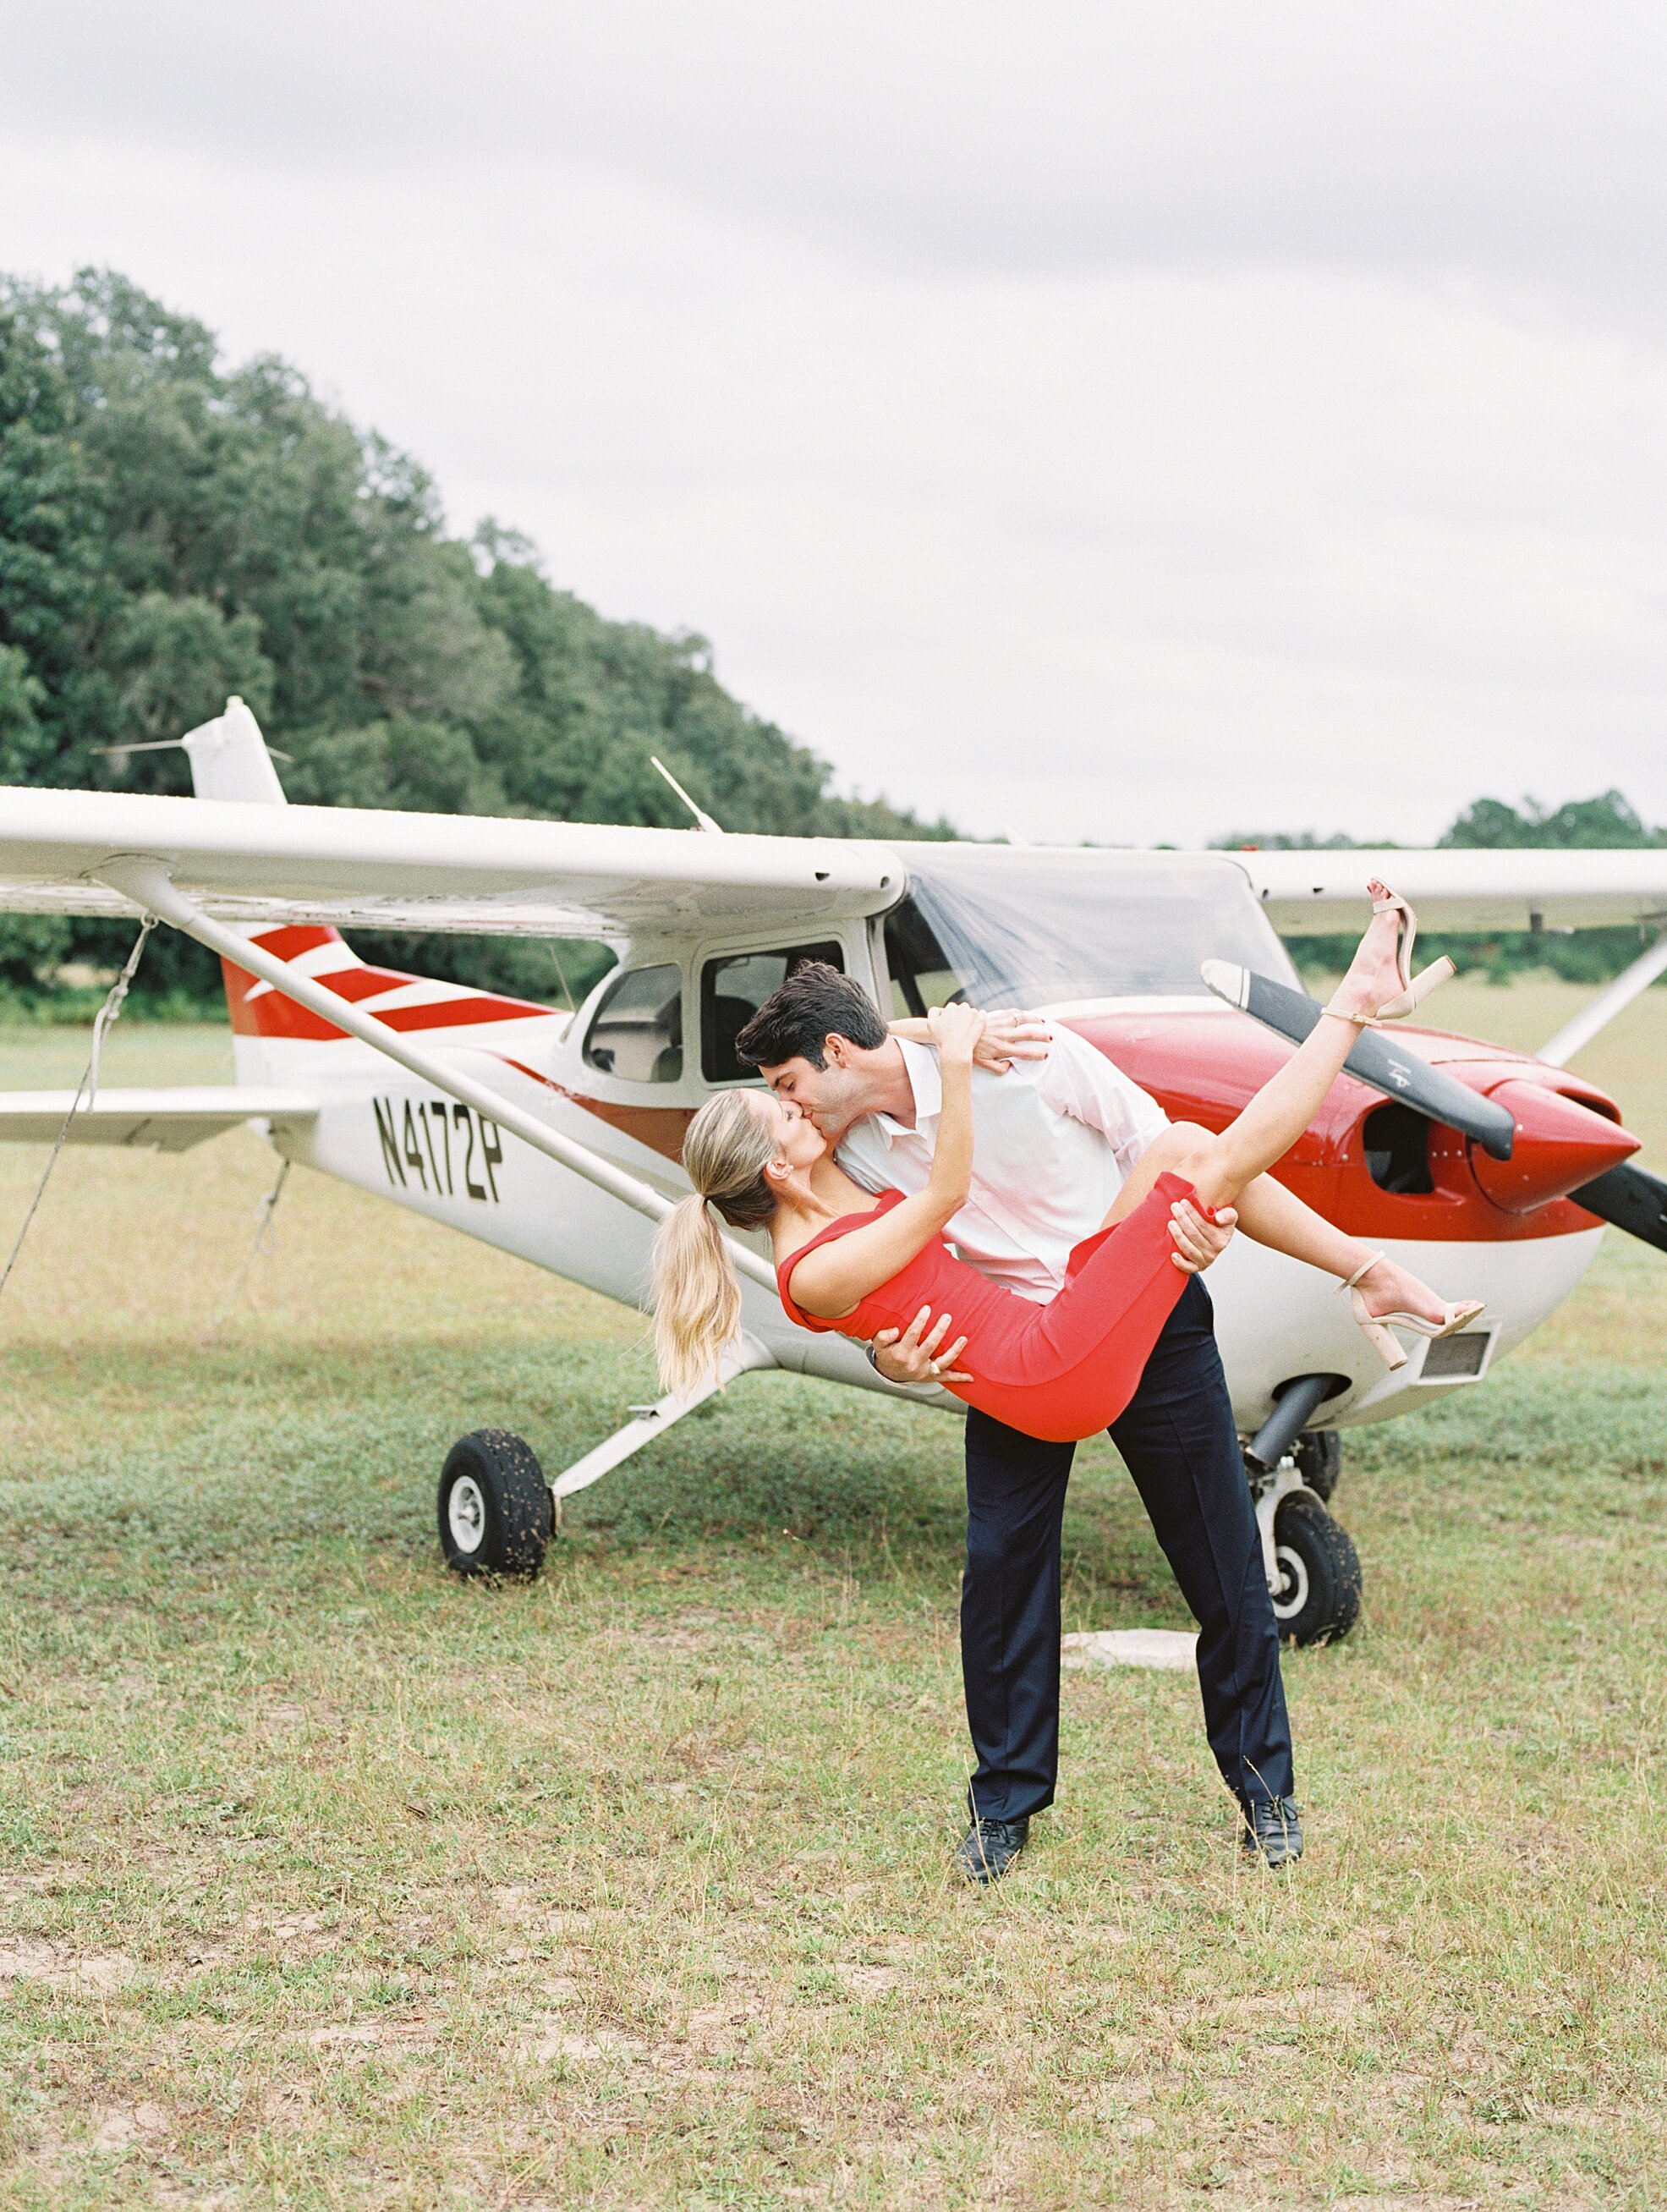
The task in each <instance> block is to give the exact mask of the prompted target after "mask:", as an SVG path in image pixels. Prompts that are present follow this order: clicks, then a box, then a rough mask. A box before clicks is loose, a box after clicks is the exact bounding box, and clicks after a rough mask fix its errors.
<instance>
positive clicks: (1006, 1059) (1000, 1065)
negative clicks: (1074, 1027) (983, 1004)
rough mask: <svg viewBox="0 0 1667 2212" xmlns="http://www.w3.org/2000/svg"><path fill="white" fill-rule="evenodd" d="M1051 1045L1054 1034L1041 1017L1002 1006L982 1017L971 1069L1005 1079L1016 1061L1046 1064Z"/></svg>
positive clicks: (1020, 1007)
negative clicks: (1032, 1061) (983, 1020)
mask: <svg viewBox="0 0 1667 2212" xmlns="http://www.w3.org/2000/svg"><path fill="white" fill-rule="evenodd" d="M1052 1042H1053V1031H1052V1030H1051V1029H1050V1028H1049V1027H1048V1025H1047V1024H1046V1022H1045V1021H1044V1020H1043V1019H1042V1017H1041V1016H1040V1014H1027V1013H1026V1012H1025V1011H1024V1009H1023V1007H1022V1006H1002V1007H1000V1008H998V1009H997V1012H995V1013H993V1014H987V1015H986V1016H985V1023H984V1035H983V1036H981V1037H980V1038H979V1042H978V1049H977V1050H976V1051H975V1052H974V1053H973V1066H974V1067H987V1068H989V1069H990V1070H991V1072H992V1073H995V1074H997V1075H1005V1074H1006V1073H1007V1071H1008V1069H1009V1067H1011V1066H1012V1065H1013V1063H1014V1061H1015V1060H1046V1058H1047V1055H1048V1047H1049V1045H1050V1044H1051V1043H1052Z"/></svg>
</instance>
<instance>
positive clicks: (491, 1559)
mask: <svg viewBox="0 0 1667 2212" xmlns="http://www.w3.org/2000/svg"><path fill="white" fill-rule="evenodd" d="M459 1485H468V1486H470V1488H469V1489H467V1490H465V1491H464V1494H463V1495H462V1496H461V1497H458V1498H456V1510H454V1504H453V1501H454V1497H455V1496H456V1493H457V1492H458V1486H459ZM438 1504H439V1544H440V1549H441V1551H442V1552H444V1553H445V1554H446V1565H447V1566H448V1567H450V1568H451V1570H452V1573H453V1574H458V1575H515V1576H519V1577H531V1576H533V1575H536V1573H537V1572H538V1570H539V1568H540V1567H541V1566H543V1563H544V1547H545V1546H546V1545H547V1544H548V1543H549V1541H550V1539H551V1537H552V1536H553V1535H554V1534H555V1504H554V1503H553V1501H552V1499H551V1498H550V1486H549V1483H548V1482H546V1481H545V1480H544V1470H543V1468H542V1467H541V1466H540V1465H539V1462H538V1455H537V1453H536V1451H534V1449H533V1448H532V1446H531V1445H530V1443H527V1442H526V1441H525V1439H524V1437H517V1436H512V1435H511V1433H510V1431H508V1430H507V1429H475V1430H472V1431H470V1434H469V1435H468V1436H466V1437H458V1441H457V1442H456V1443H454V1444H453V1445H452V1449H451V1450H450V1451H449V1452H447V1454H446V1465H445V1466H444V1467H443V1468H441V1469H440V1477H439V1501H438ZM471 1537H472V1538H473V1540H474V1541H470V1538H471Z"/></svg>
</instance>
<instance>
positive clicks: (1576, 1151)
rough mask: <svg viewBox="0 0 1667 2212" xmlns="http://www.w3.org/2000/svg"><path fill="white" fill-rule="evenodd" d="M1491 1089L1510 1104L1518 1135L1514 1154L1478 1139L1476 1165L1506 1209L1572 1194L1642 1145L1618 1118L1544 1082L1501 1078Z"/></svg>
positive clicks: (1524, 1209) (1473, 1152) (1525, 1209)
mask: <svg viewBox="0 0 1667 2212" xmlns="http://www.w3.org/2000/svg"><path fill="white" fill-rule="evenodd" d="M1489 1095H1490V1097H1492V1098H1493V1099H1494V1102H1495V1103H1497V1104H1499V1105H1500V1106H1504V1107H1506V1108H1508V1109H1509V1110H1510V1113H1511V1115H1512V1119H1513V1120H1514V1121H1515V1122H1516V1125H1517V1140H1516V1143H1515V1144H1514V1146H1512V1151H1511V1157H1510V1158H1509V1159H1508V1160H1496V1159H1493V1158H1490V1157H1489V1156H1488V1154H1487V1153H1486V1152H1483V1151H1482V1147H1481V1146H1480V1145H1473V1146H1471V1148H1470V1165H1471V1168H1472V1170H1474V1172H1475V1175H1476V1181H1477V1182H1479V1183H1480V1184H1481V1185H1482V1189H1483V1190H1484V1191H1486V1193H1487V1194H1488V1197H1489V1198H1490V1199H1492V1200H1493V1201H1494V1205H1495V1206H1500V1207H1501V1208H1502V1209H1503V1210H1504V1212H1506V1213H1531V1212H1533V1210H1534V1208H1535V1207H1536V1206H1544V1205H1545V1204H1546V1203H1547V1202H1548V1200H1551V1199H1554V1198H1566V1197H1567V1194H1569V1192H1570V1191H1572V1190H1579V1188H1580V1186H1581V1184H1582V1183H1585V1182H1593V1181H1594V1180H1595V1179H1596V1178H1597V1176H1600V1175H1602V1174H1603V1171H1604V1170H1605V1169H1606V1168H1612V1167H1615V1166H1618V1165H1619V1164H1620V1163H1621V1162H1622V1160H1624V1159H1625V1158H1628V1155H1629V1154H1630V1153H1633V1152H1636V1151H1637V1150H1638V1139H1637V1138H1636V1137H1634V1136H1632V1135H1631V1134H1629V1133H1628V1131H1627V1130H1625V1129H1623V1128H1622V1127H1620V1125H1619V1123H1618V1122H1615V1121H1606V1120H1605V1118H1604V1117H1603V1115H1601V1114H1594V1113H1593V1112H1592V1110H1591V1107H1590V1106H1582V1105H1581V1104H1580V1103H1579V1100H1578V1099H1574V1098H1565V1097H1563V1096H1562V1095H1561V1092H1560V1091H1548V1090H1547V1089H1546V1088H1545V1087H1544V1085H1542V1084H1538V1083H1522V1082H1511V1083H1501V1084H1500V1085H1497V1086H1496V1087H1495V1089H1494V1091H1492V1092H1491V1093H1490V1094H1489Z"/></svg>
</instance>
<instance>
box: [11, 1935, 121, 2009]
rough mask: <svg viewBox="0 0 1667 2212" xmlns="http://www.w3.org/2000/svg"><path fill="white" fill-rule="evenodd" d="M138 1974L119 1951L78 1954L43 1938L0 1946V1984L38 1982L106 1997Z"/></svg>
mask: <svg viewBox="0 0 1667 2212" xmlns="http://www.w3.org/2000/svg"><path fill="white" fill-rule="evenodd" d="M138 1971H139V1970H138V1968H137V1967H136V1966H135V1965H134V1963H133V1961H132V1960H131V1959H130V1958H127V1957H126V1956H125V1955H124V1954H123V1953H122V1952H120V1951H82V1952H75V1951H71V1950H70V1949H69V1948H67V1947H66V1946H65V1945H64V1944H62V1943H54V1942H51V1941H50V1940H49V1939H48V1938H47V1937H45V1936H15V1937H14V1938H13V1940H12V1941H11V1942H9V1943H4V1944H0V1982H39V1983H42V1984H44V1985H45V1987H46V1988H47V1989H51V1990H76V1991H79V1992H81V1993H82V1994H84V1995H88V1994H90V1995H93V1996H107V1995H108V1994H109V1993H110V1991H111V1990H121V1989H125V1988H126V1987H127V1984H129V1983H130V1981H131V1980H132V1979H133V1978H134V1976H135V1974H136V1973H137V1972H138Z"/></svg>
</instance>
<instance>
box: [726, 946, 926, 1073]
mask: <svg viewBox="0 0 1667 2212" xmlns="http://www.w3.org/2000/svg"><path fill="white" fill-rule="evenodd" d="M887 1035H888V1031H887V1029H886V1025H885V1024H884V1023H883V1022H882V1020H881V1018H880V1017H879V1015H878V1014H877V1013H876V1012H875V1007H874V1001H873V1000H872V999H870V996H869V995H868V993H867V992H866V991H865V990H864V988H863V987H862V985H861V984H860V983H853V982H852V980H851V978H850V976H849V975H840V971H839V969H837V968H830V967H829V966H828V964H827V961H825V960H807V961H806V962H805V963H804V965H803V967H802V968H797V969H795V970H794V971H793V973H792V974H791V975H790V976H789V977H788V978H787V981H785V983H784V984H782V986H781V987H780V988H779V990H775V991H772V992H771V994H770V995H769V997H768V998H767V1000H765V1001H764V1004H763V1005H762V1006H761V1007H760V1008H759V1010H758V1012H756V1013H755V1015H754V1016H753V1018H752V1019H751V1020H750V1021H749V1023H748V1024H747V1025H746V1027H745V1028H744V1029H743V1030H742V1031H741V1033H740V1035H739V1036H737V1038H736V1041H735V1053H736V1058H737V1060H746V1061H748V1062H749V1064H750V1065H751V1066H754V1067H779V1066H781V1064H782V1062H783V1061H784V1060H809V1063H810V1065H811V1066H812V1067H826V1066H827V1049H826V1048H827V1040H828V1039H829V1037H831V1036H841V1037H846V1038H848V1039H849V1040H850V1042H852V1044H858V1045H861V1046H863V1047H864V1049H865V1050H866V1051H869V1052H874V1051H876V1050H877V1049H878V1048H879V1047H880V1046H881V1045H882V1044H883V1043H884V1042H885V1041H886V1037H887Z"/></svg>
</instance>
